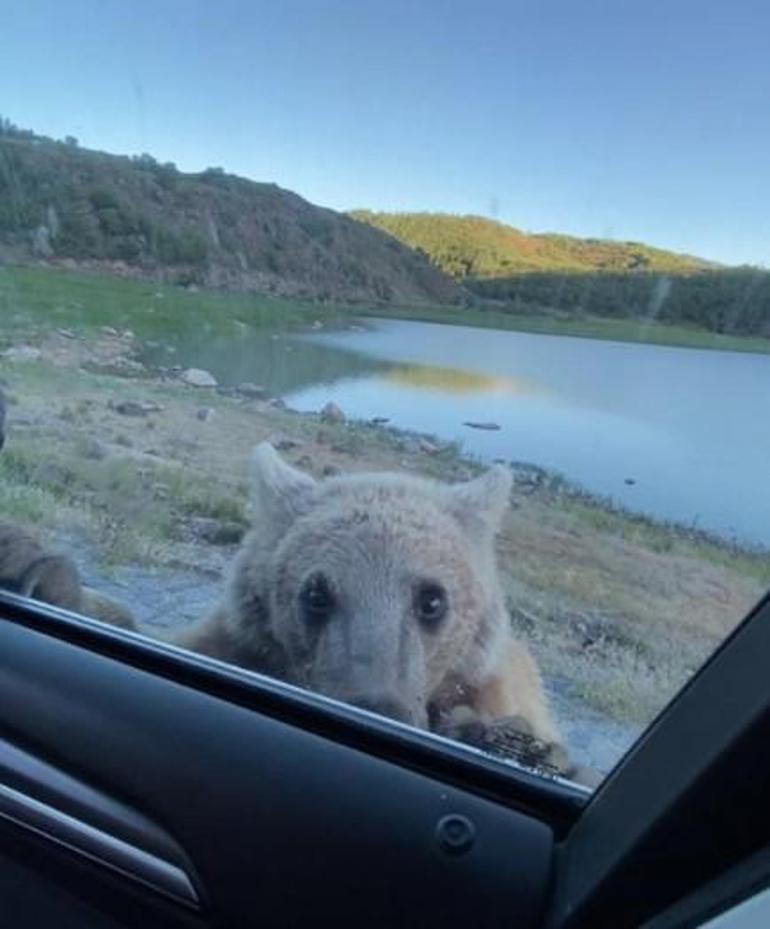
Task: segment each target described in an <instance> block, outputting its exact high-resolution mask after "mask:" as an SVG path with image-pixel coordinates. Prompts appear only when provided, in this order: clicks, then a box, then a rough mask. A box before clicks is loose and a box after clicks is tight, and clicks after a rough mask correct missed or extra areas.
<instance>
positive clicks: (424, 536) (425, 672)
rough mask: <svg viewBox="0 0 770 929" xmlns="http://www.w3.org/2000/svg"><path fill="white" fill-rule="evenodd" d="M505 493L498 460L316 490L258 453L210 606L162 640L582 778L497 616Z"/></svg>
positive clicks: (504, 472)
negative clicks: (470, 469)
mask: <svg viewBox="0 0 770 929" xmlns="http://www.w3.org/2000/svg"><path fill="white" fill-rule="evenodd" d="M511 485H512V474H511V471H510V469H508V468H505V467H504V466H500V465H497V466H494V467H492V468H491V469H490V470H488V471H486V472H485V473H483V474H482V475H481V476H480V477H477V478H475V479H473V480H470V481H467V482H465V483H459V484H454V485H450V484H444V483H440V482H437V481H432V480H428V479H425V478H420V477H417V476H412V475H407V474H396V473H364V474H349V475H340V476H334V477H329V478H325V479H322V480H320V481H316V480H315V479H314V478H313V477H311V476H310V475H308V474H306V473H304V472H302V471H300V470H298V469H296V468H294V467H293V466H291V465H289V464H288V463H286V462H285V461H284V460H283V459H282V458H281V457H280V456H279V454H278V453H277V452H276V450H275V449H274V448H273V447H272V445H270V444H269V443H266V442H265V443H261V444H260V445H258V446H257V447H256V449H255V451H254V454H253V458H252V462H251V506H252V512H253V526H252V528H251V530H250V531H249V532H248V533H247V535H246V536H245V537H244V540H243V542H242V545H241V548H240V550H239V552H238V553H237V555H236V557H235V559H234V561H233V563H232V565H231V570H230V574H229V578H228V580H227V583H226V589H225V593H224V596H223V600H222V602H221V603H220V604H219V605H218V606H217V607H216V608H215V609H214V610H213V612H211V613H210V614H209V615H208V616H206V617H204V618H203V619H201V620H199V621H197V622H195V623H193V624H192V625H191V626H190V627H188V628H186V629H184V630H181V631H179V632H177V633H174V634H173V642H174V644H176V645H178V646H181V647H184V648H187V649H190V650H192V651H196V652H201V653H203V654H207V655H209V656H211V657H214V658H217V659H220V660H222V661H226V662H229V663H231V664H235V665H240V666H242V667H245V668H248V669H251V670H253V671H257V672H260V673H263V674H266V675H268V676H271V677H274V678H278V679H281V680H284V681H286V682H288V683H291V684H294V685H297V686H299V687H302V688H305V689H307V690H310V691H313V692H317V693H320V694H323V695H325V696H327V697H331V698H333V699H336V700H339V701H343V702H345V703H348V704H352V705H354V706H357V707H359V708H362V709H365V710H368V711H371V712H374V713H377V714H380V715H382V716H386V717H390V718H393V719H395V720H397V721H400V722H402V723H406V724H409V725H412V726H416V727H419V728H423V729H427V730H429V731H432V732H434V733H436V734H438V735H443V736H446V737H450V738H455V739H460V740H461V741H464V742H469V743H471V744H473V745H476V746H479V747H482V748H485V749H487V750H490V751H495V750H498V751H502V753H503V754H508V755H509V756H513V757H514V758H515V759H516V760H519V761H521V762H523V763H524V764H528V765H533V766H536V767H541V768H544V769H549V770H551V771H555V772H556V773H558V774H561V775H563V776H566V777H571V778H573V779H578V780H580V779H584V778H583V776H582V775H581V773H580V772H579V771H578V769H576V768H575V767H574V765H572V764H571V762H570V760H569V757H568V755H567V753H566V751H565V750H564V749H563V747H562V746H561V740H560V736H559V731H558V729H557V727H556V724H555V722H554V720H553V717H552V715H551V712H550V710H549V707H548V703H547V700H546V697H545V693H544V690H543V685H542V681H541V678H540V673H539V671H538V668H537V666H536V664H535V662H534V660H533V658H532V656H531V655H530V653H529V651H528V650H527V648H526V646H525V645H524V644H523V643H521V642H519V641H517V640H516V639H515V638H514V636H513V633H512V630H511V624H510V619H509V616H508V614H507V611H506V608H505V603H504V598H503V593H502V589H501V586H500V582H499V579H498V574H497V566H496V557H495V550H494V540H495V536H496V534H497V532H498V529H499V527H500V522H501V520H502V517H503V515H504V513H505V511H506V509H507V507H508V505H509V497H510V492H511Z"/></svg>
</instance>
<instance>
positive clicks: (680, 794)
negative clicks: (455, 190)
mask: <svg viewBox="0 0 770 929" xmlns="http://www.w3.org/2000/svg"><path fill="white" fill-rule="evenodd" d="M0 610H1V613H0V617H1V618H0V734H1V735H2V748H1V754H0V862H1V863H0V882H1V883H0V914H1V919H2V923H3V925H13V926H15V927H27V926H30V927H32V926H41V925H46V924H56V925H66V926H72V927H80V926H116V927H117V926H120V927H122V926H190V927H192V926H204V925H205V926H249V925H255V926H256V925H259V926H296V925H306V924H318V925H339V926H347V925H350V926H357V925H367V926H380V925H381V926H421V927H423V926H447V925H464V924H470V925H474V926H511V925H515V926H521V927H525V926H550V927H565V929H567V927H578V926H586V927H600V926H614V927H617V926H636V925H642V924H643V923H644V922H645V921H647V920H651V919H653V918H655V917H657V918H658V919H659V921H658V922H655V923H654V925H655V926H661V927H662V926H671V927H673V926H681V925H697V924H699V923H700V921H702V920H703V919H705V918H706V916H708V915H713V913H715V912H718V911H719V910H720V909H721V908H723V907H724V906H725V905H726V903H728V902H734V901H735V899H736V898H740V897H741V896H742V895H745V894H746V893H748V892H749V890H751V889H755V888H756V887H757V886H758V885H761V883H762V882H763V880H764V879H765V877H766V873H765V872H764V871H763V870H762V869H761V868H759V869H758V866H757V864H756V861H752V860H751V859H752V856H754V857H756V855H757V854H758V853H759V852H761V850H762V847H763V845H764V844H766V841H767V836H768V829H767V826H768V808H767V804H766V802H764V799H765V796H766V795H765V790H766V786H767V775H768V769H769V767H770V766H769V765H768V761H769V760H770V758H769V757H768V755H769V752H768V749H767V746H768V744H770V740H768V738H767V735H768V724H769V721H770V713H769V709H770V708H769V707H768V702H769V701H768V688H767V685H766V680H767V678H766V659H767V655H768V653H769V651H768V649H769V647H770V640H769V639H768V637H769V636H770V625H768V604H767V603H765V604H763V605H762V606H761V607H760V608H759V609H758V610H757V611H756V613H755V614H754V615H753V616H752V617H751V618H750V619H749V620H748V621H747V622H746V623H745V624H744V625H743V626H742V627H741V628H740V629H739V630H738V631H737V632H736V633H735V634H734V635H733V637H732V638H731V639H730V640H729V641H728V642H727V643H726V644H725V645H724V646H723V648H722V649H721V650H720V651H719V652H718V653H717V654H716V655H715V657H714V658H713V659H712V660H711V661H710V662H709V663H708V664H707V666H706V667H705V668H704V669H703V670H702V671H701V672H700V674H699V675H698V676H697V677H696V678H695V679H694V680H693V681H692V682H691V683H690V684H689V685H688V686H687V687H686V689H685V690H684V691H683V693H682V694H681V695H680V696H679V697H678V699H677V700H676V701H675V702H674V703H673V704H672V705H671V706H670V707H669V708H668V709H667V710H666V711H665V712H664V713H663V714H662V715H661V717H660V718H659V719H658V720H657V721H656V722H655V723H654V724H653V726H652V727H651V728H650V730H649V731H648V732H647V734H646V735H645V736H644V738H643V739H642V740H641V741H640V743H639V744H638V745H637V746H636V747H635V748H634V749H633V750H632V751H631V753H630V754H629V755H628V757H627V758H626V759H625V760H624V761H623V762H622V763H621V764H620V765H619V766H618V768H617V769H616V771H615V772H614V773H613V774H612V775H611V776H610V778H609V779H608V780H607V782H606V783H605V784H604V786H603V787H602V788H601V789H600V790H599V791H598V792H597V793H596V795H595V796H594V797H593V798H592V799H589V794H588V792H587V791H586V790H584V789H581V788H578V787H576V786H574V785H571V784H569V783H567V782H564V781H561V780H551V779H546V778H544V777H540V776H538V775H536V774H531V773H527V772H526V771H524V770H522V769H517V768H514V767H512V766H511V765H506V764H503V763H501V762H499V761H496V760H494V759H492V758H489V757H487V756H485V755H483V754H481V753H479V752H476V751H474V750H473V749H469V748H464V747H461V746H458V745H456V744H454V743H449V742H446V741H443V740H439V739H437V738H435V737H429V736H425V735H422V734H420V733H418V732H416V731H414V730H411V729H408V728H407V727H404V726H401V725H399V724H398V723H393V722H390V721H387V720H384V719H380V718H379V717H375V716H372V715H370V714H367V713H365V712H364V711H360V710H356V709H353V708H349V707H345V706H343V705H340V704H336V703H334V702H333V701H329V700H326V699H324V698H321V697H316V696H313V695H310V694H308V693H305V692H300V691H297V690H296V689H294V688H291V687H289V686H287V685H284V684H281V683H278V682H275V681H272V680H269V679H264V678H261V677H259V676H257V675H253V674H250V673H246V672H243V671H240V670H238V669H235V668H232V667H229V666H225V665H222V664H220V663H218V662H215V661H213V660H211V659H206V658H203V657H200V656H193V655H191V654H187V653H183V652H181V651H179V650H177V649H174V648H173V647H171V646H167V645H163V644H160V643H157V642H154V641H150V640H147V639H144V638H142V637H140V636H137V635H135V634H133V633H130V632H125V631H123V630H118V629H113V628H109V627H106V626H103V625H102V624H100V623H98V622H95V621H91V620H87V619H84V618H80V617H76V616H74V615H70V614H66V613H63V612H62V611H58V610H56V609H54V608H50V607H45V606H43V605H39V604H33V603H30V602H29V601H24V600H23V599H21V598H19V597H16V596H14V595H13V594H6V593H3V594H0ZM747 861H748V862H749V863H750V864H751V865H752V867H753V870H751V871H750V872H749V875H750V877H751V880H750V881H747V880H746V879H745V875H744V879H743V880H736V878H735V876H734V873H733V877H732V879H730V878H729V875H730V873H731V872H730V869H731V868H732V869H735V866H736V865H744V866H745V863H746V862H747ZM725 875H728V879H727V883H726V884H725V887H724V888H723V889H722V892H721V893H720V892H715V891H714V887H715V886H716V887H719V886H720V885H719V884H718V882H719V881H720V880H721V881H725V880H726V878H725ZM715 882H716V883H715ZM704 885H705V886H706V887H710V888H711V898H703V897H702V888H703V886H704ZM725 888H726V889H725ZM699 894H701V896H699ZM672 907H673V909H672ZM677 907H678V908H679V909H677ZM683 907H684V909H682V908H683ZM688 907H689V909H688ZM667 908H668V911H669V915H668V916H666V914H665V912H664V911H666V909H667ZM661 914H663V915H661ZM683 914H684V915H683ZM666 919H668V921H667V922H666ZM693 919H695V920H696V921H693ZM661 920H662V921H661ZM677 920H679V921H677ZM688 920H689V922H688Z"/></svg>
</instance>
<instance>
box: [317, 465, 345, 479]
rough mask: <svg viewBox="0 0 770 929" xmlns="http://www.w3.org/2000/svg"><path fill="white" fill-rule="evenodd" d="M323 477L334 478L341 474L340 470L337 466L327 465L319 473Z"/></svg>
mask: <svg viewBox="0 0 770 929" xmlns="http://www.w3.org/2000/svg"><path fill="white" fill-rule="evenodd" d="M321 474H323V476H324V477H336V476H337V475H338V474H342V470H341V469H340V468H338V467H337V465H333V464H328V465H324V467H323V471H321Z"/></svg>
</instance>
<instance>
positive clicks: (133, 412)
mask: <svg viewBox="0 0 770 929" xmlns="http://www.w3.org/2000/svg"><path fill="white" fill-rule="evenodd" d="M107 405H108V406H109V408H110V409H111V410H114V411H115V412H116V413H119V414H120V415H121V416H147V415H148V414H149V413H159V412H161V410H162V409H163V407H162V406H160V404H158V403H155V402H154V401H153V400H118V402H117V403H115V402H114V401H112V400H110V402H109V403H108V404H107Z"/></svg>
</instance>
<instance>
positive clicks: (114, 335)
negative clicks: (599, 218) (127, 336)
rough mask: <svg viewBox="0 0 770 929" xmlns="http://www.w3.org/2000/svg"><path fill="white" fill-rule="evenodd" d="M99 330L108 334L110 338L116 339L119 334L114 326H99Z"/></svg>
mask: <svg viewBox="0 0 770 929" xmlns="http://www.w3.org/2000/svg"><path fill="white" fill-rule="evenodd" d="M99 331H100V332H101V333H102V335H106V336H109V338H111V339H117V337H118V335H119V333H118V330H117V329H115V328H114V326H100V327H99Z"/></svg>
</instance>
